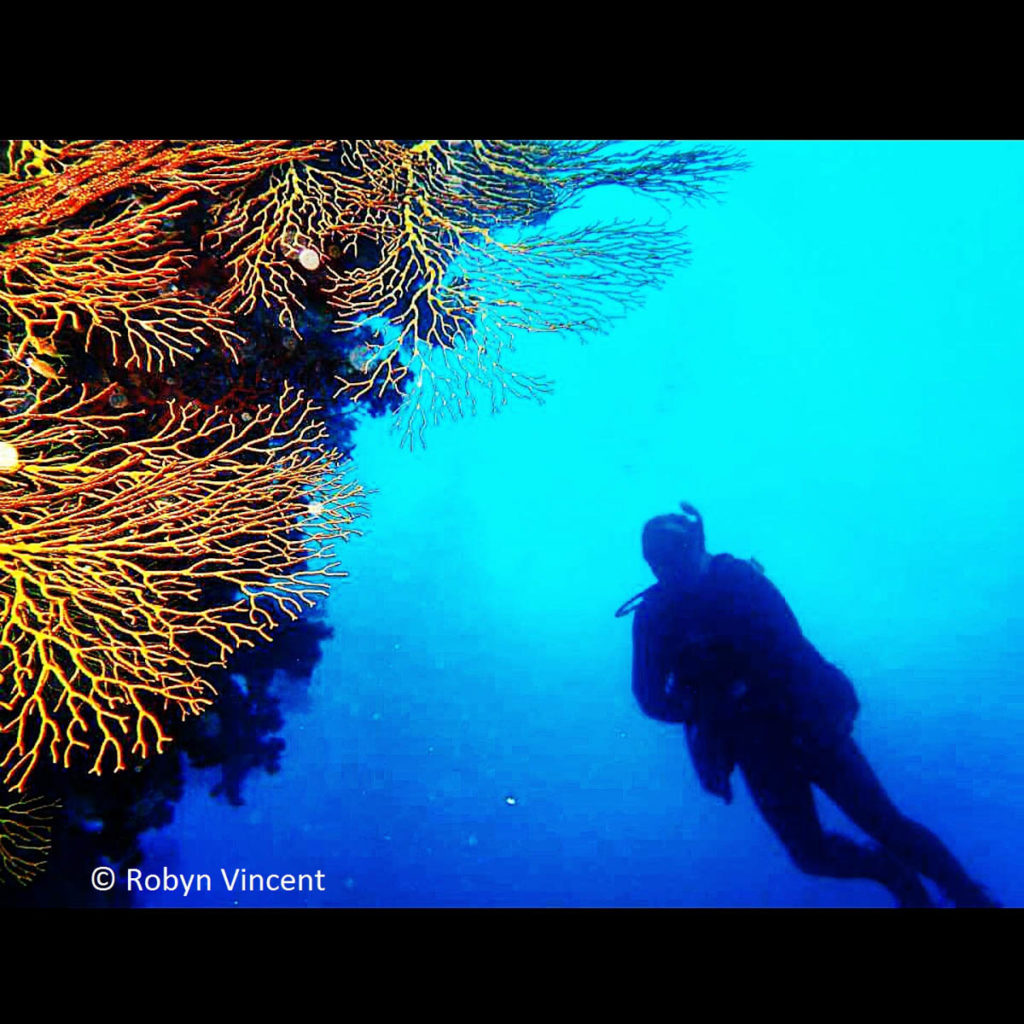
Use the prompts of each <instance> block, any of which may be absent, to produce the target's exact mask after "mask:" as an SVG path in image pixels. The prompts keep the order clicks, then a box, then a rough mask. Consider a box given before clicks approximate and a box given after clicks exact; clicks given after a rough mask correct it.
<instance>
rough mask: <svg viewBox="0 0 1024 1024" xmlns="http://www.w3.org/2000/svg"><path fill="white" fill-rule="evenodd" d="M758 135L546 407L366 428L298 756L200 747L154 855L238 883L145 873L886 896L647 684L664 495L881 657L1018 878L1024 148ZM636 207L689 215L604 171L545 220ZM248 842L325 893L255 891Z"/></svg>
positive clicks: (906, 728)
mask: <svg viewBox="0 0 1024 1024" xmlns="http://www.w3.org/2000/svg"><path fill="white" fill-rule="evenodd" d="M739 146H740V148H741V149H743V150H744V151H745V153H746V155H747V157H748V158H749V159H750V160H751V161H752V164H753V166H752V167H751V169H750V170H748V171H746V172H745V173H743V174H740V175H737V176H735V177H734V178H732V179H731V180H730V181H729V183H728V184H727V186H726V190H725V195H724V202H723V203H722V204H721V205H714V206H709V207H707V208H692V209H685V210H679V211H677V215H676V216H675V223H678V224H686V225H688V226H689V235H690V241H691V243H692V246H693V252H694V255H693V262H692V265H691V266H690V267H688V268H686V269H682V270H680V271H679V272H678V273H677V274H676V275H675V276H674V277H673V279H672V280H671V281H670V283H669V284H668V286H667V287H666V288H664V289H663V290H662V291H660V292H657V293H654V294H652V295H651V296H649V301H648V302H647V304H646V306H645V307H644V308H643V309H642V310H640V311H638V312H634V313H631V314H630V315H629V316H628V318H627V319H625V320H624V321H622V322H621V323H620V324H619V325H618V326H617V327H616V328H615V329H614V330H613V331H612V332H611V333H609V334H607V335H604V336H598V337H595V338H594V339H593V340H592V341H591V342H590V343H588V344H587V345H585V346H583V345H580V344H578V343H577V342H576V341H575V340H573V339H571V338H561V339H560V338H552V337H527V338H523V339H522V341H521V343H520V344H519V345H518V346H517V348H518V351H517V353H516V357H515V358H510V360H509V362H510V364H511V365H512V366H513V367H515V368H517V369H519V368H521V369H523V370H525V371H527V372H534V373H540V374H543V375H545V376H546V377H549V378H552V379H553V380H554V381H555V383H556V388H555V392H554V394H553V395H552V396H550V397H549V398H548V399H547V401H546V402H545V404H544V405H535V404H530V403H526V402H520V403H516V404H512V405H510V406H508V407H506V409H505V410H504V411H503V412H502V413H501V414H500V415H499V416H497V417H492V416H490V415H487V414H484V415H479V416H477V417H475V418H472V419H467V420H463V421H461V422H459V423H456V424H445V425H443V426H440V427H438V428H436V429H434V430H433V431H431V432H430V433H429V434H428V435H427V443H428V447H427V448H426V449H425V450H417V451H414V452H412V453H410V452H409V451H406V450H401V449H400V448H399V447H398V443H397V439H396V437H395V436H393V435H391V434H389V432H388V427H387V424H386V423H382V422H373V423H368V424H366V425H364V426H363V427H362V428H361V429H360V430H359V432H358V434H357V436H356V441H357V448H356V452H355V461H356V469H357V474H358V477H359V479H360V480H361V481H362V482H363V484H364V485H365V486H367V487H373V488H376V489H378V493H376V494H375V495H373V497H372V504H371V508H372V518H371V519H370V520H368V521H367V523H366V526H365V536H364V537H363V538H362V539H359V540H355V541H353V542H352V543H350V544H349V545H348V546H347V548H346V549H345V551H344V555H345V559H346V565H347V568H348V569H349V571H350V572H351V576H350V578H349V579H348V580H346V581H345V582H344V583H342V584H341V585H339V586H338V587H337V588H336V590H335V592H334V593H333V594H332V596H331V598H330V599H329V603H328V614H329V618H330V620H331V622H332V623H333V625H334V628H335V634H334V638H333V640H331V641H330V642H329V643H328V644H327V645H326V650H325V657H324V660H323V661H322V663H321V664H320V666H319V668H318V670H317V672H316V674H315V676H314V680H313V683H312V686H311V688H310V690H309V693H308V699H307V700H305V702H304V703H303V705H302V707H300V708H294V709H292V710H290V711H287V712H286V716H287V720H286V724H285V728H284V731H283V737H284V739H285V740H286V743H287V747H286V750H285V753H284V756H283V761H282V769H281V772H280V773H279V774H277V775H275V776H266V775H253V776H251V777H250V778H249V779H248V781H247V783H246V788H245V798H246V804H245V805H244V806H242V807H239V808H233V807H230V806H228V805H226V804H224V803H222V802H218V801H214V800H211V799H210V797H209V796H208V795H207V794H208V790H209V787H210V784H211V782H210V780H209V779H207V778H206V777H204V776H202V775H201V774H198V773H197V774H196V776H195V779H194V784H193V786H192V789H191V791H190V793H189V794H188V796H187V797H186V799H185V800H184V801H183V802H182V803H181V804H180V805H179V806H178V808H177V813H176V819H175V822H174V823H173V825H172V826H170V827H169V828H167V829H165V830H162V831H160V832H157V833H151V834H150V835H149V837H148V839H147V841H146V843H145V846H146V850H147V859H146V863H145V865H144V871H146V872H161V871H162V870H163V869H164V868H166V869H167V870H168V871H170V872H172V873H181V874H186V875H188V874H192V873H208V874H210V875H211V876H212V879H213V884H212V887H211V891H210V892H195V891H193V892H191V893H190V894H189V895H188V896H187V897H186V896H184V895H183V894H182V892H181V890H180V889H179V890H178V891H176V892H169V893H164V892H160V893H150V894H147V895H145V896H144V897H142V898H140V899H139V901H138V902H139V903H142V904H145V905H164V906H183V905H187V906H203V905H207V906H209V905H212V906H232V905H236V904H237V905H240V906H262V905H270V906H382V907H383V906H480V907H483V906H487V907H490V906H519V905H528V906H757V907H779V906H808V907H819V906H880V907H881V906H889V905H891V899H890V897H889V896H888V894H887V893H886V892H885V890H884V889H882V888H881V887H880V886H877V885H876V884H874V883H871V882H867V881H839V880H831V879H821V878H811V877H807V876H804V875H801V874H800V873H799V872H798V871H797V870H796V869H795V868H794V867H793V866H792V865H791V864H790V862H789V859H788V857H787V855H786V853H785V851H784V849H783V848H782V846H781V844H780V843H779V841H778V840H777V839H776V838H775V837H774V836H773V835H772V833H771V832H770V830H769V829H768V827H767V825H765V824H764V823H763V822H762V821H761V819H760V817H759V816H758V814H757V811H756V809H755V808H754V806H753V803H752V801H751V799H750V797H749V795H748V793H747V791H746V789H745V787H744V785H743V783H742V782H741V781H740V779H739V776H738V775H737V776H736V777H735V778H734V787H735V791H736V800H735V801H734V803H733V804H732V806H729V807H727V806H725V805H724V804H722V803H720V802H718V801H716V800H714V799H713V798H712V797H710V796H708V795H706V794H704V793H703V792H702V791H701V790H700V789H699V787H698V785H697V782H696V779H695V777H694V773H693V770H692V768H691V766H690V764H689V760H688V756H687V753H686V749H685V745H684V743H683V740H682V736H681V735H680V732H679V728H678V727H673V726H667V725H663V724H660V723H657V722H654V721H650V720H647V719H645V718H644V717H643V716H642V715H641V714H640V712H639V711H638V709H637V708H636V707H635V706H634V704H633V700H632V696H631V693H630V653H631V652H630V628H629V625H630V620H628V619H624V620H616V619H614V618H613V612H614V610H615V609H616V607H618V605H619V604H620V603H621V602H622V601H624V600H625V599H626V598H628V597H629V596H631V595H632V594H634V593H635V592H636V591H638V590H640V589H642V588H643V587H645V586H647V585H648V584H649V583H650V582H651V578H650V576H649V572H648V570H647V568H646V565H645V564H644V563H643V561H642V560H641V558H640V544H639V534H640V528H641V526H642V525H643V522H644V521H645V520H646V519H647V518H649V517H650V516H652V515H655V514H658V513H662V512H669V511H673V510H674V509H675V508H676V506H677V503H678V502H679V501H680V500H683V499H685V500H689V501H691V502H693V503H694V504H696V505H697V506H698V507H699V508H700V509H701V511H702V513H703V515H704V518H705V523H706V529H707V540H708V547H709V549H710V550H711V551H712V552H719V551H727V552H730V553H732V554H735V555H736V556H738V557H748V556H751V555H754V556H756V557H757V558H758V559H759V560H760V561H761V562H762V563H763V564H764V565H765V566H766V569H767V572H768V575H769V577H770V578H771V579H772V580H773V582H775V584H776V585H777V586H778V587H779V588H780V590H781V591H782V592H783V594H785V596H786V597H787V599H788V601H789V603H790V605H791V606H792V608H793V610H794V611H795V612H796V614H797V617H798V618H799V620H800V622H801V625H802V627H803V629H804V632H805V633H806V634H807V636H808V637H809V638H810V639H811V640H812V642H814V643H815V644H816V646H818V648H819V649H820V650H821V651H822V653H823V654H824V655H825V656H826V657H827V658H829V659H830V660H832V661H834V662H836V663H837V664H839V665H840V666H841V667H843V668H844V669H845V671H846V672H847V673H848V674H849V675H850V677H851V678H852V679H853V681H854V683H855V685H856V687H857V690H858V694H859V696H860V699H861V702H862V712H861V715H860V718H859V720H858V723H857V725H856V728H855V737H856V738H857V739H858V741H859V742H860V744H861V746H862V748H863V750H864V751H865V753H866V754H867V755H868V757H869V759H870V760H871V761H872V763H873V764H874V766H875V768H876V770H877V772H878V774H879V776H880V777H881V779H882V781H883V783H884V784H885V785H886V787H887V788H888V790H889V793H890V795H891V796H892V797H893V799H894V800H895V802H896V803H897V805H898V806H899V807H900V808H901V809H902V810H903V811H904V812H905V813H906V814H908V815H910V816H911V817H913V818H915V819H917V820H919V821H921V822H922V823H923V824H925V825H927V826H928V827H929V828H931V829H932V830H933V831H935V832H936V833H937V834H938V835H939V836H940V837H941V838H942V839H943V840H944V841H945V842H946V843H947V845H949V847H950V848H951V849H952V851H953V852H954V854H956V855H957V856H958V857H959V858H960V859H961V861H962V862H963V863H964V865H965V866H966V867H967V869H968V871H969V872H970V873H971V874H972V875H973V876H975V877H976V878H978V879H979V880H980V881H981V882H983V883H984V884H985V885H987V886H989V887H990V888H991V889H992V891H993V892H994V894H995V895H996V896H997V897H998V898H999V899H1000V900H1001V901H1002V902H1004V903H1005V904H1007V905H1014V906H1020V905H1022V904H1024V879H1022V875H1021V872H1020V870H1019V868H1018V866H1017V863H1016V858H1015V850H1016V848H1017V846H1018V844H1019V843H1020V841H1021V839H1022V832H1021V825H1020V814H1019V808H1020V807H1021V803H1022V800H1021V797H1022V788H1024V768H1022V762H1021V758H1020V757H1019V756H1018V750H1017V744H1018V740H1019V736H1020V735H1021V725H1022V722H1024V702H1022V699H1021V687H1020V684H1019V664H1020V658H1021V653H1022V648H1024V616H1022V614H1021V612H1020V611H1019V608H1020V603H1021V597H1022V596H1024V571H1022V559H1021V555H1022V548H1024V541H1022V539H1021V534H1020V527H1019V508H1020V507H1021V503H1022V498H1024V493H1022V492H1024V477H1022V474H1021V470H1020V467H1021V464H1022V458H1021V454H1022V453H1021V447H1022V439H1024V411H1022V404H1024V403H1022V402H1021V399H1020V390H1021V381H1022V370H1024V357H1022V352H1024V347H1022V339H1024V302H1022V298H1024V289H1022V281H1024V145H1022V144H1019V143H977V142H973V143H896V142H886V143H785V142H783V143H769V142H751V143H739ZM560 216H561V215H560ZM615 216H626V217H629V216H639V217H641V218H647V217H653V218H655V219H663V218H664V212H663V210H662V209H661V208H660V207H658V206H657V205H656V204H654V203H651V202H647V201H645V200H642V199H638V198H636V197H633V196H630V195H629V194H628V193H624V192H623V191H622V190H618V189H602V190H599V191H598V192H595V193H594V194H593V195H591V196H590V197H588V199H587V201H586V202H585V204H584V206H583V209H582V210H580V211H576V212H574V213H573V214H572V215H571V217H570V216H569V215H565V216H564V218H563V219H562V220H559V218H556V219H555V220H554V221H553V222H552V225H551V226H552V228H557V227H559V226H560V225H562V224H569V223H577V222H578V221H579V220H581V219H583V220H586V219H591V218H592V219H603V220H607V219H611V218H613V217H615ZM819 807H820V809H821V813H822V818H823V820H824V822H825V823H826V825H827V826H828V827H833V828H840V829H844V830H846V831H848V832H850V833H851V834H856V830H855V829H854V828H853V826H852V825H849V824H847V823H845V821H844V819H843V818H842V816H841V815H840V814H839V812H838V811H836V810H835V809H834V808H833V807H831V805H829V804H828V803H827V801H825V800H821V801H820V803H819ZM237 868H244V869H246V871H248V872H262V873H285V872H287V873H295V874H299V873H314V872H316V871H322V872H323V880H322V885H323V891H314V892H301V893H298V892H293V893H281V894H273V893H267V892H263V893H260V892H247V891H246V892H239V891H234V892H228V891H226V886H225V884H224V883H223V881H222V880H221V877H220V875H219V872H220V871H221V869H225V870H226V871H227V873H228V875H229V876H230V875H231V874H232V873H233V872H234V871H235V869H237Z"/></svg>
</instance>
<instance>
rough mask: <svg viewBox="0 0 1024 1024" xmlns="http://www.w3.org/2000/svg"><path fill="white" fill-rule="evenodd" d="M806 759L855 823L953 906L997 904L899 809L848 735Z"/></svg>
mask: <svg viewBox="0 0 1024 1024" xmlns="http://www.w3.org/2000/svg"><path fill="white" fill-rule="evenodd" d="M808 765H809V770H810V773H811V778H812V780H813V781H814V782H815V783H817V784H818V785H819V786H820V787H821V788H822V790H823V791H824V792H825V793H826V794H827V795H828V796H829V797H831V799H832V800H834V801H835V803H836V804H837V805H838V807H839V808H840V810H842V811H843V813H844V814H845V815H846V816H847V817H848V818H849V819H850V820H851V821H852V822H853V823H854V824H855V825H857V826H858V828H862V829H863V830H864V831H865V832H867V834H868V835H869V836H871V837H872V838H873V839H876V840H877V841H878V842H879V843H881V844H882V846H884V847H885V849H886V850H888V851H889V852H890V853H891V854H893V855H894V856H896V857H898V858H899V859H900V860H901V861H903V863H904V864H906V865H907V866H908V867H910V868H913V870H914V871H916V872H919V873H920V874H922V875H925V876H926V877H928V878H931V879H933V880H934V881H935V882H936V883H938V885H939V887H940V888H941V889H942V890H943V892H945V893H946V895H947V896H949V898H950V899H951V900H953V902H954V903H955V904H956V906H958V907H994V906H998V905H999V904H998V903H996V902H995V901H994V900H993V899H992V898H991V897H990V896H989V895H988V894H987V893H986V892H985V890H984V889H982V887H981V886H980V885H978V883H977V882H974V881H973V880H972V879H971V878H970V877H969V876H968V874H967V872H966V871H964V869H963V867H962V866H961V865H960V863H959V862H958V861H957V859H956V858H955V857H954V856H953V855H952V854H951V853H950V852H949V850H947V849H946V847H945V846H944V845H943V844H942V842H941V841H940V840H939V838H938V837H937V836H936V835H934V833H932V832H929V831H928V829H926V828H925V827H924V826H923V825H919V824H918V823H917V822H916V821H912V820H911V819H910V818H907V817H905V816H904V815H903V814H901V813H900V812H899V810H897V808H896V806H895V805H894V804H893V802H892V801H891V800H890V799H889V797H888V795H887V794H886V792H885V790H884V789H883V788H882V784H881V783H880V782H879V781H878V778H877V777H876V775H875V773H874V772H873V771H872V770H871V766H870V765H869V764H868V762H867V759H866V758H865V757H864V755H863V753H861V750H860V748H859V747H858V746H857V744H856V743H855V742H854V741H853V739H852V738H850V737H847V738H846V739H844V740H843V741H842V742H841V743H839V744H838V745H837V746H836V747H834V748H832V749H831V750H829V751H827V752H823V753H818V754H816V755H814V756H812V757H810V758H809V759H808Z"/></svg>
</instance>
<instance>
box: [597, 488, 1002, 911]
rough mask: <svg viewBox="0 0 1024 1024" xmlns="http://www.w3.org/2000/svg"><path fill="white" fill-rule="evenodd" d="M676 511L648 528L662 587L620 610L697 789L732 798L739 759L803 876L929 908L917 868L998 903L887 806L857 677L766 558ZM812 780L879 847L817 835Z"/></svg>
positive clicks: (950, 891)
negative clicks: (856, 729) (827, 655)
mask: <svg viewBox="0 0 1024 1024" xmlns="http://www.w3.org/2000/svg"><path fill="white" fill-rule="evenodd" d="M680 508H681V509H682V512H683V515H663V516H656V517H655V518H654V519H651V520H650V521H649V522H648V523H647V524H646V525H645V526H644V530H643V555H644V558H645V559H646V561H647V562H648V564H649V565H650V567H651V570H652V571H653V572H654V575H655V576H656V577H657V579H658V582H657V583H656V584H654V586H652V587H649V588H648V589H647V590H645V591H644V592H643V593H641V594H637V596H636V597H634V598H632V599H631V600H629V601H627V602H626V603H625V604H624V605H623V606H622V607H621V608H620V609H619V610H618V611H617V612H616V613H615V614H616V616H618V617H621V616H623V615H626V614H628V613H629V612H631V611H634V610H635V611H636V617H635V619H634V620H633V694H634V696H635V697H636V699H637V702H638V703H639V705H640V707H641V708H642V710H643V711H644V713H645V714H647V715H648V716H650V717H651V718H655V719H658V720H659V721H662V722H675V723H684V724H685V726H686V739H687V745H688V746H689V749H690V755H691V758H692V760H693V764H694V768H695V769H696V771H697V776H698V778H699V780H700V783H701V785H702V787H703V788H704V789H705V790H707V791H708V792H710V793H712V794H714V795H716V796H719V797H722V798H723V799H724V800H725V802H726V803H731V801H732V789H731V786H730V781H729V779H730V776H731V774H732V770H733V768H734V767H735V766H736V765H738V766H739V768H740V771H741V772H742V774H743V777H744V779H745V780H746V783H747V787H748V789H749V790H750V793H751V796H752V797H753V799H754V802H755V803H756V804H757V807H758V809H759V810H760V812H761V814H762V815H763V817H764V819H765V820H766V821H767V822H768V824H769V826H770V827H771V828H772V830H773V831H774V832H775V834H776V835H777V836H778V837H779V839H781V840H782V843H783V845H784V846H785V847H786V850H787V851H788V852H789V855H790V857H791V858H792V860H793V861H794V863H795V864H796V866H797V867H798V868H799V869H800V870H801V871H804V872H805V873H807V874H811V875H823V876H829V877H833V878H871V879H874V880H875V881H877V882H880V883H881V884H882V885H884V886H885V887H886V888H887V889H888V890H889V891H890V892H891V893H892V895H893V896H894V897H895V898H896V901H897V903H898V905H899V906H901V907H928V906H933V905H934V904H933V903H932V901H931V899H930V897H929V894H928V890H927V889H926V888H925V886H924V884H923V883H922V881H921V879H920V877H919V875H924V876H926V877H928V878H931V879H932V880H933V881H935V882H936V883H937V884H938V886H939V888H940V889H941V890H942V891H943V893H944V894H945V895H946V896H947V897H948V898H949V899H950V900H951V901H952V902H953V903H954V905H955V906H957V907H996V906H999V904H998V903H996V902H995V901H994V900H993V899H992V898H991V897H990V896H989V895H988V894H987V893H986V892H985V890H984V889H983V888H982V887H981V886H980V885H978V884H977V883H976V882H974V881H972V880H971V878H969V877H968V875H967V873H966V872H965V871H964V869H963V867H961V865H960V864H959V863H958V862H957V860H956V859H955V858H954V857H953V855H952V854H951V853H950V852H949V851H948V850H947V849H946V847H945V846H944V845H943V844H942V843H941V842H940V841H939V839H938V838H937V837H936V836H935V835H933V834H932V833H931V832H929V831H928V829H926V828H924V826H922V825H919V824H917V822H914V821H911V820H910V819H909V818H907V817H905V816H904V815H903V814H901V813H900V812H899V811H898V810H897V808H896V807H895V806H894V805H893V803H892V801H891V800H890V799H889V797H888V796H887V795H886V793H885V790H884V789H883V788H882V785H881V783H880V782H879V781H878V779H877V778H876V777H875V774H874V772H873V771H872V770H871V767H870V765H869V764H868V762H867V761H866V760H865V758H864V755H863V754H862V753H861V751H860V749H859V748H858V747H857V744H856V743H855V742H854V741H853V739H852V738H851V735H850V732H851V729H852V727H853V720H854V718H855V717H856V715H857V712H858V710H859V708H860V705H859V703H858V701H857V696H856V694H855V693H854V690H853V685H852V684H851V683H850V681H849V679H847V678H846V676H845V675H844V674H843V673H842V672H841V671H840V670H839V669H838V668H836V666H835V665H832V664H830V663H829V662H828V661H826V660H825V659H824V658H823V657H822V656H821V655H820V654H819V653H818V652H817V650H815V648H814V647H813V646H812V645H811V644H810V642H809V641H808V640H806V639H805V637H804V636H803V633H802V632H801V630H800V626H799V625H798V623H797V620H796V618H795V616H794V615H793V613H792V611H790V608H789V606H788V605H787V604H786V601H785V599H784V598H783V597H782V595H781V594H780V593H779V591H778V590H776V589H775V587H774V586H773V585H772V584H771V583H770V582H769V580H768V579H767V577H766V576H765V575H764V570H763V569H762V568H761V566H760V565H758V563H757V562H756V561H754V560H753V559H751V560H750V561H749V562H747V561H742V560H740V559H737V558H733V557H732V556H731V555H726V554H720V555H711V554H709V553H708V552H707V550H706V549H705V547H704V524H703V521H702V519H701V516H700V513H699V512H698V511H697V510H696V509H695V508H694V507H693V506H692V505H689V504H687V503H685V502H684V503H682V504H681V506H680ZM812 784H813V785H815V786H817V787H818V788H819V789H821V790H822V791H823V792H824V793H825V794H826V795H827V796H829V797H830V798H831V799H832V800H833V801H834V802H835V803H836V804H837V805H838V806H839V808H840V809H841V810H842V811H843V812H844V813H845V814H846V816H847V817H848V818H849V819H850V820H851V821H853V822H854V823H855V824H856V825H857V826H858V827H859V828H861V829H863V830H864V832H866V833H867V834H868V835H869V836H871V838H872V839H874V840H875V843H872V844H861V843H857V842H855V841H854V840H853V839H850V838H847V837H846V836H843V835H840V834H838V833H831V832H826V831H825V830H824V829H823V828H822V826H821V823H820V821H819V820H818V815H817V811H816V810H815V806H814V797H813V794H812V791H811V786H812Z"/></svg>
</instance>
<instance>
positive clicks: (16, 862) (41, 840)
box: [0, 797, 60, 885]
mask: <svg viewBox="0 0 1024 1024" xmlns="http://www.w3.org/2000/svg"><path fill="white" fill-rule="evenodd" d="M59 808H60V802H59V801H57V800H47V799H45V798H44V797H28V798H21V799H11V798H7V799H6V800H0V882H3V881H4V877H5V876H7V878H11V879H13V880H14V881H15V882H17V883H18V884H19V885H28V883H29V882H31V881H32V880H33V879H34V878H35V877H36V876H37V875H39V874H41V873H42V871H43V870H44V869H45V867H46V860H47V857H48V856H49V854H50V835H51V833H52V831H53V816H54V812H55V811H57V810H58V809H59Z"/></svg>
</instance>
